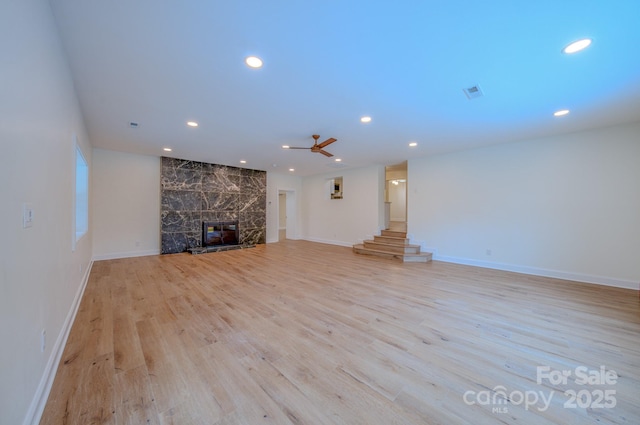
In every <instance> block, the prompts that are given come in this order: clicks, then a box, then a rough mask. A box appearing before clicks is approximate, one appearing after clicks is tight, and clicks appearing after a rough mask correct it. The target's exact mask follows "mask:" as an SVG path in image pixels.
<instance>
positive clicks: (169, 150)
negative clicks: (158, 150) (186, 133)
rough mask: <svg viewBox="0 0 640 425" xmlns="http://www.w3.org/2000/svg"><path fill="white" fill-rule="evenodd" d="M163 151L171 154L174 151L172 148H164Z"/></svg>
mask: <svg viewBox="0 0 640 425" xmlns="http://www.w3.org/2000/svg"><path fill="white" fill-rule="evenodd" d="M163 150H164V151H165V152H171V151H172V150H173V149H171V148H164V149H163Z"/></svg>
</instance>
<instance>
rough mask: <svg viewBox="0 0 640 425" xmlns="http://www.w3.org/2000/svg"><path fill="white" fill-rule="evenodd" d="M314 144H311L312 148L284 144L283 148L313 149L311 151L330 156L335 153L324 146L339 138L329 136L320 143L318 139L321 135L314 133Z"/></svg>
mask: <svg viewBox="0 0 640 425" xmlns="http://www.w3.org/2000/svg"><path fill="white" fill-rule="evenodd" d="M311 137H313V146H311V147H310V148H302V147H295V146H286V147H285V146H283V148H285V149H311V152H318V153H321V154H322V155H324V156H328V157H332V156H333V154H331V153H329V152H327V151H325V150H324V148H325V147H326V146H329V145H330V144H331V143H333V142H335V141H337V140H338V139H334V138H333V137H329V138H328V139H327V140H325V141H324V142H322V143H318V139H319V138H320V136H319V135H317V134H314V135H313V136H311Z"/></svg>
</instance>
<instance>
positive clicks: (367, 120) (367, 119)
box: [360, 116, 371, 124]
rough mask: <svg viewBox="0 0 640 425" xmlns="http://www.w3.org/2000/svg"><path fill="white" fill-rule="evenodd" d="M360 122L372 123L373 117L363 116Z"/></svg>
mask: <svg viewBox="0 0 640 425" xmlns="http://www.w3.org/2000/svg"><path fill="white" fill-rule="evenodd" d="M360 122H362V123H365V124H366V123H370V122H371V117H369V116H364V117H361V118H360Z"/></svg>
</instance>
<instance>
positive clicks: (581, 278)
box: [433, 254, 640, 290]
mask: <svg viewBox="0 0 640 425" xmlns="http://www.w3.org/2000/svg"><path fill="white" fill-rule="evenodd" d="M433 259H434V260H435V261H444V262H446V263H455V264H464V265H467V266H477V267H484V268H486V269H496V270H504V271H508V272H516V273H523V274H530V275H535V276H544V277H553V278H556V279H564V280H572V281H577V282H584V283H593V284H597V285H605V286H613V287H616V288H623V289H633V290H640V282H637V281H633V280H625V279H617V278H613V277H607V276H594V275H589V274H584V273H574V272H565V271H560V270H549V269H542V268H538V267H529V266H519V265H514V264H505V263H494V262H490V261H481V260H472V259H469V258H461V257H450V256H447V255H436V254H434V256H433Z"/></svg>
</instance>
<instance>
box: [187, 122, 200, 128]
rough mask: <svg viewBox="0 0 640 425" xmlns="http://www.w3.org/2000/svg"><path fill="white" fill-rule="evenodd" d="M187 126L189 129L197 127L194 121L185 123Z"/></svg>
mask: <svg viewBox="0 0 640 425" xmlns="http://www.w3.org/2000/svg"><path fill="white" fill-rule="evenodd" d="M187 125H188V126H189V127H197V126H198V123H197V122H195V121H187Z"/></svg>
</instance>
